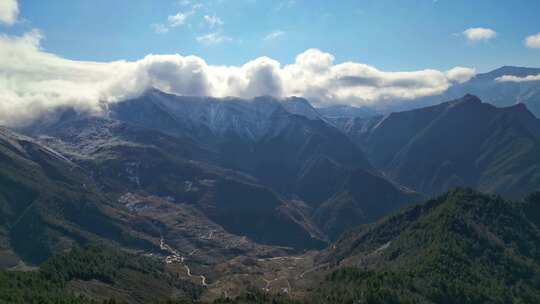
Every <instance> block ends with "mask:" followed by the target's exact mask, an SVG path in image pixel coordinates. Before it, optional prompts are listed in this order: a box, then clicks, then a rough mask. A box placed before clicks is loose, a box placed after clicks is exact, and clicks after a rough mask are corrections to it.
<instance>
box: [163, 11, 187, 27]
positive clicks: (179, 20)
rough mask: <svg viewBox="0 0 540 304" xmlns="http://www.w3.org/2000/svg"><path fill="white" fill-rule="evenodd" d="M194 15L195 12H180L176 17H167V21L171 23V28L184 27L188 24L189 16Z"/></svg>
mask: <svg viewBox="0 0 540 304" xmlns="http://www.w3.org/2000/svg"><path fill="white" fill-rule="evenodd" d="M191 15H193V11H189V12H185V13H184V12H178V13H176V15H170V16H169V17H167V21H168V22H169V26H170V27H177V26H181V25H184V24H185V23H186V20H187V18H188V17H189V16H191Z"/></svg>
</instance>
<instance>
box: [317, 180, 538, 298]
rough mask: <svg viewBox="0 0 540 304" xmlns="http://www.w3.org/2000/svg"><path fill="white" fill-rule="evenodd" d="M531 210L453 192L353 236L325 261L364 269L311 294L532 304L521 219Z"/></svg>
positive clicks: (532, 256)
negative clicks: (339, 262) (331, 260)
mask: <svg viewBox="0 0 540 304" xmlns="http://www.w3.org/2000/svg"><path fill="white" fill-rule="evenodd" d="M535 197H536V198H538V195H533V196H531V198H535ZM538 203H540V202H536V203H535V202H532V201H530V200H529V201H528V202H526V203H514V202H510V201H506V200H504V199H502V198H500V197H497V196H488V195H483V194H480V193H478V192H475V191H473V190H468V189H458V190H455V191H452V192H449V193H447V194H446V195H443V196H441V197H439V198H437V199H434V200H431V201H429V202H427V203H426V204H423V205H418V206H415V207H412V208H410V209H408V210H406V211H404V212H402V213H400V214H398V215H395V216H392V217H389V218H387V219H385V220H383V221H381V222H379V223H378V224H376V225H373V226H370V227H363V228H360V229H359V230H357V231H355V232H353V233H351V234H349V235H348V236H346V237H345V238H343V239H342V240H341V241H340V242H339V243H338V244H337V249H336V250H335V251H334V252H333V253H332V255H331V258H330V259H334V262H336V263H337V262H338V261H341V262H342V264H344V265H361V266H363V267H364V268H365V269H364V270H361V269H357V268H352V269H343V270H339V271H337V272H336V273H334V274H332V275H330V276H329V278H328V279H327V281H326V282H325V283H324V284H323V285H322V288H321V290H320V291H319V294H320V295H321V296H322V297H327V299H332V300H333V301H334V300H335V301H336V302H337V303H342V302H343V303H348V302H349V301H353V300H354V301H356V302H357V303H407V302H410V303H539V302H540V230H539V229H538V226H537V225H536V224H534V223H533V222H532V218H533V217H535V218H536V217H537V216H538V215H537V214H535V213H532V212H525V211H526V210H535V208H533V207H534V206H536V205H537V204H538ZM330 303H331V302H330Z"/></svg>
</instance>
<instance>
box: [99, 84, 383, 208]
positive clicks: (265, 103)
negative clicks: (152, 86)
mask: <svg viewBox="0 0 540 304" xmlns="http://www.w3.org/2000/svg"><path fill="white" fill-rule="evenodd" d="M149 107H151V108H152V109H159V110H155V111H154V110H152V111H146V112H145V109H147V108H149ZM109 111H110V117H111V118H114V119H118V120H120V121H123V122H128V123H131V124H134V125H138V126H141V127H144V128H150V129H157V130H159V131H162V132H165V133H167V134H171V135H174V136H184V134H190V135H189V136H191V138H192V139H193V141H194V142H196V143H199V144H200V145H202V146H204V147H206V148H207V149H209V150H211V151H214V152H215V153H216V154H217V155H218V157H219V159H218V160H217V162H216V164H218V165H219V166H223V167H226V168H231V169H234V170H239V171H243V172H245V173H247V174H250V175H252V176H254V177H256V178H257V179H259V180H260V181H261V182H262V183H263V184H265V185H267V186H269V187H271V188H273V189H274V190H276V191H278V192H280V193H282V194H285V195H290V194H296V195H299V196H300V197H301V198H303V199H310V198H309V197H307V196H306V197H304V193H298V192H297V190H298V189H299V186H297V183H298V180H299V179H301V178H302V176H303V174H304V172H305V170H306V168H308V167H311V168H312V170H313V169H314V168H317V166H315V167H313V166H312V164H313V163H315V162H318V161H320V160H321V159H328V160H330V161H331V162H333V163H336V164H338V165H340V166H345V167H348V168H352V169H355V168H362V169H365V170H368V171H372V170H373V168H372V166H371V165H370V164H369V162H368V161H367V160H366V159H365V157H364V155H363V153H362V152H361V151H360V150H359V149H358V148H357V147H355V145H354V144H353V143H352V142H351V141H350V140H349V139H348V138H347V137H346V136H344V135H343V134H342V133H341V132H340V131H339V130H338V129H336V128H335V127H333V126H331V125H329V124H327V123H326V122H325V121H324V120H323V119H321V117H320V116H319V114H318V112H317V111H316V110H315V109H314V108H312V107H311V105H309V103H308V102H307V101H305V100H304V99H300V98H290V99H285V100H277V99H274V98H271V97H258V98H255V99H253V100H243V99H236V98H227V99H216V98H205V97H201V98H199V97H185V96H175V95H169V94H165V93H163V92H159V91H156V90H153V91H149V92H147V93H146V94H144V95H143V96H141V97H139V98H137V99H133V100H127V101H124V102H120V103H118V104H116V105H114V106H112V107H111V108H110V109H109ZM140 113H147V114H146V115H141V114H140ZM155 113H158V114H155ZM169 118H170V121H172V122H171V123H167V125H166V126H163V125H156V123H155V122H156V121H160V120H161V121H169V120H167V119H169ZM318 174H319V175H322V174H324V172H320V173H318ZM332 194H333V193H329V192H328V193H321V195H323V196H324V197H323V198H322V200H324V199H326V198H328V197H329V196H331V195H332ZM320 200H321V199H319V201H320Z"/></svg>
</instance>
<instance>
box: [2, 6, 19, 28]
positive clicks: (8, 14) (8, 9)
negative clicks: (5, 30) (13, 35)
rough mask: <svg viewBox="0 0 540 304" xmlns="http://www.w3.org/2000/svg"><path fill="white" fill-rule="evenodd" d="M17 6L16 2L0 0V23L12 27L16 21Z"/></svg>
mask: <svg viewBox="0 0 540 304" xmlns="http://www.w3.org/2000/svg"><path fill="white" fill-rule="evenodd" d="M18 15H19V5H18V3H17V0H0V23H5V24H7V25H12V24H14V23H15V21H17V16H18Z"/></svg>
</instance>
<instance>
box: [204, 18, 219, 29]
mask: <svg viewBox="0 0 540 304" xmlns="http://www.w3.org/2000/svg"><path fill="white" fill-rule="evenodd" d="M204 21H205V22H206V23H207V24H208V26H209V27H210V28H214V27H216V26H221V25H223V21H222V20H221V18H219V17H218V16H210V15H204Z"/></svg>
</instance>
